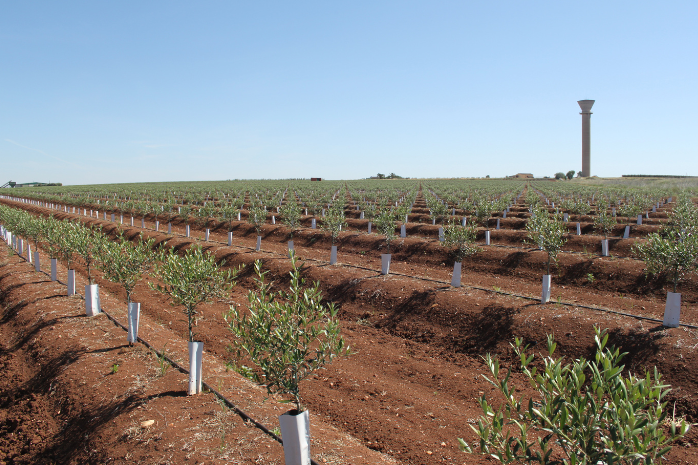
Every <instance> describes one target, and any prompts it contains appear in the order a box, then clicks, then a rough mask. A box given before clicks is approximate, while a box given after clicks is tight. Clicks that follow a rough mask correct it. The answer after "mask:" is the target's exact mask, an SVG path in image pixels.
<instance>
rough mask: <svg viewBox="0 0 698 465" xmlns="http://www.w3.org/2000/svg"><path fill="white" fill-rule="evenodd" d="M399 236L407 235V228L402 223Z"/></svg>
mask: <svg viewBox="0 0 698 465" xmlns="http://www.w3.org/2000/svg"><path fill="white" fill-rule="evenodd" d="M400 237H403V238H404V237H407V228H405V225H404V224H403V225H402V226H400Z"/></svg>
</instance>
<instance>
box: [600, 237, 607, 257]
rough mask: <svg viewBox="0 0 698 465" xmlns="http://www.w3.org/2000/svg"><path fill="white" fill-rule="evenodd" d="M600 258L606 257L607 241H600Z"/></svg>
mask: <svg viewBox="0 0 698 465" xmlns="http://www.w3.org/2000/svg"><path fill="white" fill-rule="evenodd" d="M601 256H602V257H608V239H602V240H601Z"/></svg>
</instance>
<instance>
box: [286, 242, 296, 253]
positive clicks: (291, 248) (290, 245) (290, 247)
mask: <svg viewBox="0 0 698 465" xmlns="http://www.w3.org/2000/svg"><path fill="white" fill-rule="evenodd" d="M294 252H295V249H294V248H293V241H288V256H289V257H292V256H293V253H294Z"/></svg>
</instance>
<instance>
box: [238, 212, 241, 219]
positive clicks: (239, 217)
mask: <svg viewBox="0 0 698 465" xmlns="http://www.w3.org/2000/svg"><path fill="white" fill-rule="evenodd" d="M238 221H241V216H240V212H238Z"/></svg>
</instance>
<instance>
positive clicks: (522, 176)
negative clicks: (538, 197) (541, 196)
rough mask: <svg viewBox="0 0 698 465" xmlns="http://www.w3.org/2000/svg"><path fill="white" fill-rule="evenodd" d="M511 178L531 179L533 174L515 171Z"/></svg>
mask: <svg viewBox="0 0 698 465" xmlns="http://www.w3.org/2000/svg"><path fill="white" fill-rule="evenodd" d="M512 178H520V179H533V175H532V174H531V173H517V174H515V175H514V176H512Z"/></svg>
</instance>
